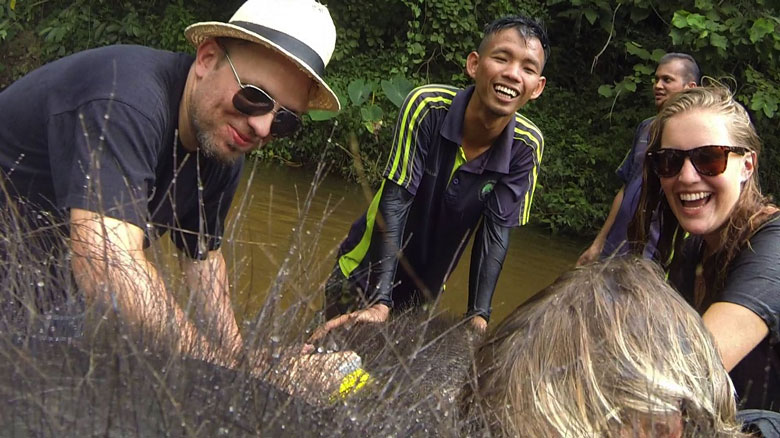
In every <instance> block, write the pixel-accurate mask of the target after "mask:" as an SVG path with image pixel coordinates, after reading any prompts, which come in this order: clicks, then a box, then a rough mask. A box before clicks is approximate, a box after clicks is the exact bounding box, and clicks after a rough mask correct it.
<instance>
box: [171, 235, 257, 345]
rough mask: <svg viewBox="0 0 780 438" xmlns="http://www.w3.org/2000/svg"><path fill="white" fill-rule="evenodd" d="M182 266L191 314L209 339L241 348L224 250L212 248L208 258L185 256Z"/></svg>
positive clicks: (218, 343)
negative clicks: (187, 288) (200, 258)
mask: <svg viewBox="0 0 780 438" xmlns="http://www.w3.org/2000/svg"><path fill="white" fill-rule="evenodd" d="M180 260H182V262H181V263H182V270H183V272H184V274H185V277H186V279H187V286H188V287H189V291H190V300H191V309H192V310H191V311H190V315H191V316H192V318H193V319H194V320H195V322H196V325H197V326H198V327H199V328H200V332H201V333H205V334H206V335H207V336H208V337H209V340H210V341H211V342H213V343H215V344H217V345H223V346H225V347H227V346H231V347H229V348H232V349H233V350H234V351H236V352H238V351H240V348H241V345H242V343H241V334H240V332H239V330H238V324H236V318H235V313H234V312H233V306H232V302H231V301H230V289H229V284H228V279H227V267H226V265H225V258H224V257H223V256H222V252H221V251H220V250H215V251H209V253H208V257H207V258H206V259H205V260H195V259H190V258H189V257H182V258H181V259H180Z"/></svg>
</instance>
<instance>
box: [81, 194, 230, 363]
mask: <svg viewBox="0 0 780 438" xmlns="http://www.w3.org/2000/svg"><path fill="white" fill-rule="evenodd" d="M139 233H140V234H139ZM139 238H140V242H141V244H140V245H139ZM142 242H143V233H142V232H141V231H140V229H139V228H137V227H134V226H133V225H130V224H127V223H125V222H122V221H119V220H117V219H112V218H108V217H105V216H101V215H98V214H96V213H93V212H88V211H84V210H76V209H74V210H73V211H72V212H71V249H72V253H73V256H72V266H73V274H74V277H75V279H76V282H77V284H78V285H79V287H80V288H81V289H82V290H83V291H84V292H85V294H86V296H87V298H88V302H89V303H90V305H91V306H93V307H92V308H93V310H94V311H96V312H98V314H97V315H95V316H97V317H98V318H100V319H96V320H95V321H100V320H102V317H103V316H116V317H117V319H118V321H117V322H118V323H119V324H120V325H121V327H122V328H123V329H124V330H127V332H128V334H131V335H134V336H143V339H145V340H152V341H155V342H158V343H167V344H169V345H172V346H173V347H174V348H176V349H177V350H179V351H182V352H184V353H187V354H191V355H193V356H195V357H199V358H202V359H205V360H210V361H215V362H216V363H219V364H222V365H226V364H227V363H228V362H229V361H230V358H228V357H227V355H225V354H224V352H221V351H217V350H216V348H215V347H214V346H212V345H211V344H210V343H209V342H208V341H207V340H206V339H205V338H204V337H203V336H201V335H200V334H199V333H198V331H197V330H196V328H195V326H194V325H193V324H192V323H191V322H190V321H189V320H188V319H187V317H186V316H185V314H184V312H183V311H182V310H181V308H179V306H178V305H177V304H176V301H175V300H174V298H173V296H172V295H171V294H170V293H169V291H168V290H167V289H166V287H165V284H164V283H163V281H162V279H161V278H160V276H159V274H158V272H157V270H156V269H155V267H154V266H153V265H152V264H151V263H150V262H149V261H148V260H147V259H146V256H145V254H144V252H143V250H142V249H141V246H142ZM112 314H113V315H112ZM94 328H97V325H95V327H94Z"/></svg>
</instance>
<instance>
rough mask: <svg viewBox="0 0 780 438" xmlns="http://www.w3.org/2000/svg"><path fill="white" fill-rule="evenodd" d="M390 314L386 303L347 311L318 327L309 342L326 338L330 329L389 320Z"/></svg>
mask: <svg viewBox="0 0 780 438" xmlns="http://www.w3.org/2000/svg"><path fill="white" fill-rule="evenodd" d="M388 316H390V307H388V306H386V305H384V304H374V305H373V306H371V307H369V308H367V309H363V310H358V311H356V312H352V313H347V314H346V315H340V316H337V317H335V318H333V319H331V320H330V321H328V322H326V323H325V324H323V325H321V326H319V327H317V329H316V330H314V333H313V334H312V335H311V336H310V337H309V340H308V341H307V342H309V343H312V342H317V341H319V340H320V339H322V338H324V337H325V335H327V334H328V332H329V331H331V330H333V329H334V328H336V327H340V326H342V325H344V324H356V323H358V322H385V321H387V318H388Z"/></svg>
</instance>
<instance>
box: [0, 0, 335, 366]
mask: <svg viewBox="0 0 780 438" xmlns="http://www.w3.org/2000/svg"><path fill="white" fill-rule="evenodd" d="M185 34H186V37H187V38H188V40H189V41H190V42H191V43H192V44H193V45H194V46H195V47H196V48H197V49H196V54H195V56H194V57H192V56H191V55H187V54H180V53H171V52H165V51H160V50H154V49H151V48H146V47H140V46H110V47H103V48H97V49H93V50H87V51H83V52H80V53H76V54H73V55H71V56H68V57H65V58H62V59H60V60H57V61H55V62H52V63H50V64H48V65H45V66H43V67H41V68H39V69H37V70H35V71H33V72H31V73H29V74H28V75H27V76H25V77H23V78H21V79H19V80H18V81H17V82H15V83H14V84H12V85H11V86H10V87H8V88H7V89H6V90H5V91H3V92H2V93H0V113H2V114H3V115H4V117H3V119H4V120H3V122H2V124H0V184H1V186H2V190H3V192H4V193H3V196H2V197H1V198H2V199H0V204H2V205H0V207H6V208H4V211H9V210H10V209H14V210H15V211H18V212H19V213H20V215H21V217H22V218H24V219H26V220H27V221H26V225H24V226H23V227H21V228H20V229H18V230H17V234H18V235H19V236H28V235H30V236H33V235H35V234H36V233H37V231H40V230H44V229H45V230H48V231H50V233H49V234H56V235H57V236H59V237H58V239H59V242H60V243H61V244H62V242H67V245H69V250H70V253H69V255H67V256H63V257H59V258H57V259H54V258H53V257H50V256H51V255H52V254H57V253H55V250H53V249H52V250H51V251H49V247H46V246H44V248H45V249H44V250H46V251H49V252H47V253H45V254H44V255H43V258H42V260H43V259H47V257H48V260H53V261H52V262H51V266H47V267H48V268H51V267H52V266H53V267H55V268H58V270H60V271H63V270H64V271H67V270H68V268H69V266H68V265H69V264H70V267H71V268H72V275H73V278H74V279H75V282H76V285H77V287H78V289H79V290H80V291H83V293H84V294H85V295H86V297H87V299H88V301H89V302H90V304H96V305H97V308H98V309H102V310H101V311H105V312H106V313H104V314H103V315H106V314H108V313H109V310H110V312H112V313H117V314H118V316H119V320H120V321H122V323H123V324H124V325H125V327H128V328H130V329H131V330H132V331H134V332H140V333H144V334H145V335H149V336H150V337H151V338H153V339H155V338H163V339H169V338H172V339H175V340H177V341H176V342H175V344H174V345H176V346H177V347H178V348H179V349H181V350H186V351H187V352H198V353H199V354H200V355H202V356H204V357H207V358H209V359H215V360H217V361H219V362H224V363H229V362H230V357H232V353H233V352H235V351H237V350H238V349H239V348H240V346H241V336H240V333H239V330H238V327H237V324H236V320H235V317H234V315H233V312H232V309H231V301H230V295H229V292H228V281H227V274H226V268H225V260H224V258H223V256H222V254H221V252H220V244H221V240H222V234H223V229H224V221H225V217H226V215H227V212H228V208H229V206H230V204H231V201H232V198H233V196H234V193H235V190H236V187H237V184H238V181H239V175H240V172H241V169H242V165H243V160H244V155H245V154H246V153H247V152H250V151H252V150H254V149H257V148H260V147H263V146H264V145H265V144H267V143H268V142H269V141H271V140H272V139H273V138H275V137H285V136H289V135H291V134H293V133H294V132H295V131H296V130H297V129H298V128H299V127H300V124H301V114H303V113H304V112H306V111H308V110H311V109H324V110H330V111H338V110H339V103H338V100H337V98H336V96H335V94H334V93H333V92H332V90H331V89H330V88H329V87H328V86H327V85H326V84H325V82H324V81H323V79H322V76H323V73H324V69H325V65H326V64H327V63H328V61H329V60H330V57H331V54H332V53H333V49H334V46H335V41H336V31H335V27H334V24H333V21H332V19H331V17H330V14H329V12H328V10H327V9H326V7H325V6H323V5H321V4H319V3H317V2H315V1H314V0H286V1H278V0H248V1H247V2H246V3H244V4H243V5H242V6H241V7H240V8H239V9H238V10H237V11H236V13H235V14H234V15H233V17H232V18H231V20H230V22H228V23H222V22H203V23H197V24H194V25H192V26H189V27H188V28H187V29H186V30H185ZM9 223H10V221H9ZM22 228H23V229H22ZM25 231H32V233H31V234H25V233H24V232H25ZM166 231H170V234H171V239H172V241H173V243H174V244H175V246H176V248H177V249H178V250H179V251H180V252H181V253H182V254H183V255H184V257H181V259H182V260H183V261H182V266H183V272H184V273H185V277H186V279H187V284H188V285H189V288H190V292H191V296H192V297H193V305H192V306H191V307H192V308H193V309H194V310H193V311H192V312H191V314H190V315H189V317H188V316H187V315H185V312H184V311H183V310H182V309H181V308H180V307H179V306H178V305H177V304H176V302H175V301H174V299H173V296H172V294H171V293H170V291H169V290H166V286H165V285H164V283H163V282H162V280H161V277H160V275H159V273H158V271H157V268H156V267H155V265H154V264H152V263H151V262H150V261H149V260H148V259H147V256H146V255H145V254H144V251H143V250H144V247H145V246H146V244H147V242H148V240H149V239H150V238H156V237H159V236H160V235H161V234H162V233H164V232H166ZM6 234H7V235H10V234H9V233H6ZM20 240H24V239H20ZM55 240H56V238H55ZM54 246H56V245H52V247H54ZM66 252H67V251H66ZM5 257H10V255H9V254H6V255H5ZM69 260H70V261H71V262H70V263H68V261H69ZM57 261H59V264H57ZM20 267H21V264H20ZM44 272H45V270H44ZM5 274H6V277H7V276H8V274H9V273H8V272H6V273H5ZM0 277H2V275H1V274H0ZM66 277H67V279H68V280H69V279H70V274H68V275H67V276H66ZM61 278H65V277H61ZM41 283H42V284H43V283H45V282H44V281H41ZM66 283H68V281H63V282H61V284H58V285H56V286H55V287H56V288H57V290H58V291H59V294H60V295H67V296H69V297H68V298H63V299H64V300H66V301H69V300H71V299H72V296H73V295H77V294H71V293H69V292H70V291H69V289H71V287H70V286H69V284H66ZM49 286H50V285H49ZM63 290H65V291H66V292H65V293H64V294H63ZM9 295H10V294H9ZM55 305H57V306H58V304H55ZM106 309H109V310H106ZM54 318H55V319H56V315H55V316H54ZM46 330H50V332H49V333H47V334H48V335H52V336H60V335H63V334H64V333H58V332H57V330H58V327H56V324H53V325H52V326H51V327H47V329H46ZM76 330H78V329H76ZM207 351H208V352H209V353H206V352H207ZM215 351H216V353H215Z"/></svg>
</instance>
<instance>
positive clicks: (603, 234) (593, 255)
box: [577, 186, 626, 266]
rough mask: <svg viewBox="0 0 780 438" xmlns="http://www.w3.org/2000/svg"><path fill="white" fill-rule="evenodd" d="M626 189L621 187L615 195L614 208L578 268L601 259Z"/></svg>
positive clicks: (581, 258) (582, 257)
mask: <svg viewBox="0 0 780 438" xmlns="http://www.w3.org/2000/svg"><path fill="white" fill-rule="evenodd" d="M625 188H626V186H623V187H621V188H620V190H619V191H618V192H617V194H616V195H615V199H613V200H612V206H611V207H610V209H609V214H608V215H607V219H606V220H604V225H602V226H601V229H600V230H599V233H598V234H597V235H596V238H595V239H593V243H591V244H590V246H589V247H588V249H586V250H585V252H583V253H582V255H580V258H579V259H577V266H581V265H586V264H588V263H591V262H594V261H596V260H598V259H599V255H601V251H602V250H604V243H606V241H607V234H609V230H610V229H611V228H612V224H614V223H615V218H616V217H617V215H618V211H620V204H621V203H622V202H623V193H624V191H625Z"/></svg>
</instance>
